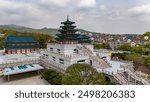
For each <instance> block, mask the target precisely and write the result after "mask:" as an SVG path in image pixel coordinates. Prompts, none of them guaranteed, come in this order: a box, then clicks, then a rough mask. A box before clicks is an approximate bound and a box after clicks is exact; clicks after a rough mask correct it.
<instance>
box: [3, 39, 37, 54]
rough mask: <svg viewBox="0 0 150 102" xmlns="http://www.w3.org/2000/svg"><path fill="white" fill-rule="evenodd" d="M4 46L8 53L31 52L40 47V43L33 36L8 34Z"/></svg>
mask: <svg viewBox="0 0 150 102" xmlns="http://www.w3.org/2000/svg"><path fill="white" fill-rule="evenodd" d="M4 48H5V53H6V54H17V53H18V54H19V53H30V52H33V51H36V50H37V49H39V43H38V41H37V40H36V39H35V38H34V37H32V36H8V38H7V39H6V41H5V44H4Z"/></svg>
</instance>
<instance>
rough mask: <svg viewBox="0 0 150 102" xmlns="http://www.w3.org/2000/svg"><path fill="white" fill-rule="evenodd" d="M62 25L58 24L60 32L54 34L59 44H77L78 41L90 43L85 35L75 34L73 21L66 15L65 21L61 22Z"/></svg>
mask: <svg viewBox="0 0 150 102" xmlns="http://www.w3.org/2000/svg"><path fill="white" fill-rule="evenodd" d="M61 24H63V26H60V28H61V29H60V30H59V32H60V33H61V34H56V36H57V37H58V38H56V40H57V41H58V43H59V44H78V43H90V42H91V40H90V37H89V36H86V35H81V34H76V32H77V31H78V30H77V29H76V26H74V25H73V24H75V22H72V21H70V20H69V17H67V21H65V22H61Z"/></svg>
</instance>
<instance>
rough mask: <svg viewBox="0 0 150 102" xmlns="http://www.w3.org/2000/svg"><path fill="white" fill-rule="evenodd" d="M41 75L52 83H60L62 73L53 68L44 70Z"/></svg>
mask: <svg viewBox="0 0 150 102" xmlns="http://www.w3.org/2000/svg"><path fill="white" fill-rule="evenodd" d="M42 76H43V78H44V79H45V80H47V81H48V82H49V83H50V84H52V85H61V80H62V75H61V74H60V73H58V72H56V71H54V70H51V69H48V70H44V72H43V73H42Z"/></svg>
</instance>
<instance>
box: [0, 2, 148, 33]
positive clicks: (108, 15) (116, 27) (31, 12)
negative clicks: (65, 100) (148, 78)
mask: <svg viewBox="0 0 150 102" xmlns="http://www.w3.org/2000/svg"><path fill="white" fill-rule="evenodd" d="M109 1H111V3H110V2H109V3H108V2H106V1H105V0H0V16H1V17H0V24H12V23H14V24H19V25H23V26H29V27H33V28H41V27H50V28H58V27H59V26H60V22H61V21H64V20H66V16H67V15H69V16H70V19H71V20H73V21H75V22H76V25H77V26H78V28H82V29H85V30H89V31H97V32H107V33H126V32H131V33H143V32H144V31H147V30H149V28H150V22H146V20H149V19H150V14H149V13H150V4H148V3H147V4H146V0H144V1H145V2H144V4H143V3H137V2H131V0H127V1H128V2H130V3H133V4H131V5H132V6H131V5H130V6H129V5H127V4H126V5H124V3H125V1H123V0H120V2H119V6H116V5H115V6H114V3H116V2H115V1H114V0H109ZM122 1H123V2H122ZM132 1H139V2H140V0H132ZM117 3H118V2H117Z"/></svg>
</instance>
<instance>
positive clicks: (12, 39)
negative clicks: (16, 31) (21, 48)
mask: <svg viewBox="0 0 150 102" xmlns="http://www.w3.org/2000/svg"><path fill="white" fill-rule="evenodd" d="M6 42H8V43H37V40H36V39H34V38H33V37H32V36H8V38H7V41H6Z"/></svg>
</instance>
